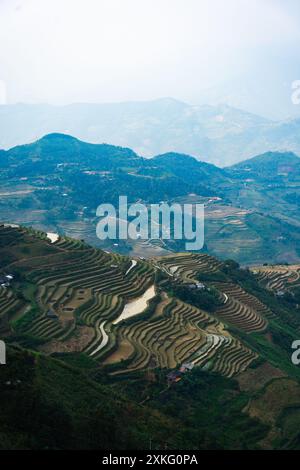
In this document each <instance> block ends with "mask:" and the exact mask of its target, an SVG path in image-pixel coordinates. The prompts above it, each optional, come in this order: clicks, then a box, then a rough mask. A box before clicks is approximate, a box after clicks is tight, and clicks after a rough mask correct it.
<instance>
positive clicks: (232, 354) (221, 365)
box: [0, 226, 300, 448]
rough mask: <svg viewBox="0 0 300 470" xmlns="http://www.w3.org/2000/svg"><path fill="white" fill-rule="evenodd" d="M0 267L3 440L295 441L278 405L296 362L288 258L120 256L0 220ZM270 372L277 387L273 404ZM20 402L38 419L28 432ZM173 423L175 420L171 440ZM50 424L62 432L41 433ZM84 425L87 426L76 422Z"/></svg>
mask: <svg viewBox="0 0 300 470" xmlns="http://www.w3.org/2000/svg"><path fill="white" fill-rule="evenodd" d="M133 261H135V262H134V263H133ZM0 272H1V275H2V276H4V275H11V276H13V279H12V280H11V281H10V283H9V285H8V286H6V287H0V298H1V304H0V319H1V323H0V328H1V329H0V334H1V337H2V338H5V340H6V343H7V345H8V350H9V355H8V367H7V368H6V367H1V370H0V372H1V387H0V390H1V393H3V394H4V398H5V399H6V400H8V403H9V406H8V407H7V408H5V409H4V410H3V411H2V412H1V414H0V420H2V422H3V426H2V427H1V429H4V431H3V434H4V437H3V439H4V441H3V442H6V443H7V444H5V445H7V446H9V447H13V448H14V447H17V448H23V447H26V448H32V447H35V448H45V447H51V448H52V447H53V448H69V447H76V448H85V447H88V448H91V447H101V448H111V447H115V448H126V447H131V446H132V447H134V446H137V447H139V448H147V446H148V442H149V441H148V440H149V439H150V438H151V439H154V441H155V442H156V444H155V445H156V446H157V448H159V447H160V446H163V445H164V444H163V441H164V440H166V441H167V442H168V445H169V446H170V448H180V446H182V447H184V448H207V447H209V448H214V447H218V448H232V447H233V448H241V447H250V448H254V447H262V448H281V447H292V448H295V447H297V446H298V445H299V443H298V441H299V436H298V431H297V427H295V426H294V425H293V423H292V422H291V419H292V417H291V416H290V415H289V409H290V407H291V406H293V407H294V408H295V409H297V410H298V407H299V406H300V386H299V380H300V370H299V368H297V366H294V365H293V364H292V362H291V354H292V349H291V344H292V342H293V340H294V339H298V336H299V331H300V322H299V303H300V302H298V300H297V299H298V295H299V292H298V290H299V289H298V284H299V275H300V266H296V265H293V266H285V267H284V266H270V267H269V266H263V267H260V266H258V267H255V268H253V269H252V271H250V270H248V269H241V268H240V267H239V265H238V264H237V263H236V262H234V261H225V262H221V261H218V260H217V259H216V258H213V257H211V256H209V255H207V254H191V253H182V254H176V255H173V254H172V255H168V256H164V257H154V258H152V259H149V260H147V261H146V260H144V259H139V258H136V259H131V258H128V257H125V256H121V255H117V254H114V253H109V252H103V251H101V250H98V249H96V248H93V247H90V246H89V245H87V244H85V243H83V242H80V241H78V240H73V239H70V238H65V237H60V238H59V239H58V240H57V241H56V242H54V243H51V241H50V240H48V239H47V236H46V234H45V233H43V232H38V231H34V230H32V229H28V228H24V227H20V228H15V227H11V226H1V227H0ZM23 363H24V364H25V365H24V364H23ZM21 364H23V365H24V367H23V366H22V365H21ZM26 364H27V365H26ZM22 367H23V371H22ZM14 368H15V369H14ZM19 376H20V377H21V378H20V377H19ZM274 380H275V381H276V383H277V382H278V387H279V388H280V387H282V390H283V392H282V397H284V396H285V395H284V394H285V393H286V394H287V395H286V398H281V399H280V400H279V401H278V399H277V398H276V393H277V392H276V390H277V388H276V387H273V386H272V383H273V381H274ZM19 381H20V382H19ZM21 384H23V385H24V387H25V390H27V392H26V393H27V394H26V393H25V395H24V393H23V392H24V389H23V385H21ZM25 384H26V385H25ZM280 384H282V385H280ZM10 387H11V388H12V389H13V395H11V392H10V390H11V388H10ZM272 387H273V388H272ZM273 389H274V392H273ZM74 390H75V394H74V393H73V391H74ZM289 390H293V393H292V395H291V399H289ZM111 393H115V394H116V399H114V398H113V395H110V394H111ZM36 394H37V395H36ZM199 394H200V395H199ZM23 395H24V396H23ZM269 395H270V396H272V400H271V401H270V399H268V406H269V407H270V410H269V411H268V414H266V415H265V414H264V413H263V411H261V410H263V408H264V407H263V405H262V403H263V402H264V400H266V398H265V397H267V396H269ZM60 396H63V397H64V398H63V400H62V401H61V400H60V398H59V397H60ZM104 396H105V397H108V398H104ZM185 396H189V397H190V400H185ZM83 397H84V398H83ZM101 397H103V398H101ZM200 397H201V398H200ZM95 400H96V401H97V403H96V402H95ZM104 401H105V406H104V407H103V406H101V403H104ZM273 402H274V408H273V407H272V403H273ZM85 403H88V405H87V408H85ZM56 405H57V406H56ZM19 407H21V408H22V409H23V410H24V413H23V414H22V413H21V414H20V419H19V418H18V416H19V413H20V410H19ZM30 407H33V408H32V410H33V413H34V414H36V415H37V417H38V418H37V421H36V423H37V427H36V428H32V429H30V425H29V423H28V421H26V419H28V418H26V416H27V414H26V413H27V412H26V413H25V410H28V409H30ZM51 407H52V408H51ZM51 409H54V411H53V413H54V415H53V416H57V417H56V418H55V419H54V418H53V420H52V418H50V415H51V412H50V411H49V410H51ZM208 409H210V411H212V410H213V412H210V413H209V416H208V414H207V413H208ZM47 410H48V411H47ZM126 410H127V411H128V413H132V414H131V417H132V418H130V419H129V420H128V414H127V411H126ZM129 410H130V411H129ZM135 410H136V411H135ZM24 414H26V416H24ZM22 416H23V417H22ZM110 416H111V417H112V418H111V419H110ZM270 416H272V418H270ZM118 417H119V419H118ZM148 419H149V420H150V421H149V423H148ZM23 420H24V422H23ZM127 420H128V423H127V424H126V425H125V424H124V423H125V422H126V421H127ZM175 421H176V422H178V423H180V426H179V427H178V429H180V431H176V432H174V433H173V434H172V436H171V438H170V437H169V436H168V434H169V433H170V427H173V426H175V427H177V425H176V424H175ZM200 421H203V423H205V426H206V429H205V426H200V425H199V422H200ZM59 422H61V423H62V426H61V429H62V430H65V431H61V433H60V434H58V435H55V436H53V430H55V429H56V426H58V423H59ZM104 422H109V424H105V425H104V424H103V423H104ZM147 423H148V424H147ZM90 426H92V427H91V428H90V429H94V428H93V426H95V429H96V430H98V431H97V432H94V431H93V432H92V431H91V432H90V433H88V432H86V429H87V428H88V427H90ZM106 426H110V431H107V427H106ZM293 426H294V427H293ZM129 429H131V431H130V433H129V437H128V439H127V438H126V437H125V436H126V433H127V430H129ZM173 429H174V428H173ZM246 429H247V432H246ZM242 430H245V435H244V439H242V440H241V441H240V440H239V435H240V433H241V432H242ZM128 432H129V431H128ZM50 435H51V436H52V437H50ZM95 435H96V437H95ZM13 436H15V440H14V439H13ZM154 436H155V437H154ZM5 445H4V446H5Z"/></svg>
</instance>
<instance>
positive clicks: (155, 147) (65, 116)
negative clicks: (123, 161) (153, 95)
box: [0, 98, 300, 166]
mask: <svg viewBox="0 0 300 470" xmlns="http://www.w3.org/2000/svg"><path fill="white" fill-rule="evenodd" d="M299 131H300V119H294V120H290V121H282V122H281V121H280V122H274V121H271V120H268V119H265V118H262V117H260V116H256V115H255V114H251V113H248V112H245V111H242V110H239V109H235V108H232V107H230V106H227V105H219V106H210V105H200V106H194V105H189V104H186V103H183V102H180V101H177V100H175V99H172V98H163V99H159V100H154V101H147V102H128V103H108V104H72V105H67V106H52V105H47V104H45V105H29V104H28V105H27V104H17V105H1V106H0V148H5V149H8V148H11V147H13V146H16V145H20V144H24V143H29V142H33V141H36V140H37V139H39V138H40V137H42V136H43V135H45V134H49V133H53V132H58V133H66V134H71V135H74V136H75V137H77V138H79V139H81V140H84V141H88V142H93V143H107V144H113V145H119V146H122V147H129V148H132V149H133V150H134V151H135V152H136V153H137V154H139V155H142V156H144V157H152V156H153V155H158V154H163V153H168V152H174V151H175V152H179V153H184V154H189V155H195V156H196V157H197V158H198V159H200V160H202V161H208V162H211V163H215V164H217V165H218V166H228V165H231V164H234V163H236V162H239V161H242V160H245V159H247V158H249V157H251V156H253V155H258V154H262V153H264V152H268V151H282V152H286V151H292V152H295V153H299V154H300V132H299Z"/></svg>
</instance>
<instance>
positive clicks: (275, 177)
mask: <svg viewBox="0 0 300 470" xmlns="http://www.w3.org/2000/svg"><path fill="white" fill-rule="evenodd" d="M284 162H289V163H288V164H287V163H286V164H284ZM297 163H298V157H296V156H294V155H291V154H273V153H271V154H266V155H262V156H259V157H255V158H254V159H253V160H250V161H247V162H246V163H245V164H241V165H238V166H234V167H229V168H226V169H221V168H218V167H216V166H214V165H211V164H208V163H205V162H199V161H197V160H196V159H195V158H193V157H191V156H188V155H183V154H179V153H167V154H164V155H159V156H156V157H154V158H152V159H145V158H142V157H140V156H138V155H137V154H135V153H134V152H133V151H132V150H130V149H127V148H122V147H114V146H110V145H105V144H102V145H101V144H99V145H96V144H88V143H85V142H81V141H80V140H78V139H75V138H74V137H71V136H68V135H64V134H50V135H47V136H45V137H43V138H42V139H40V140H39V141H37V142H35V143H33V144H28V145H24V146H19V147H15V148H13V149H11V150H8V151H2V152H1V154H0V167H1V174H0V182H1V188H2V190H1V193H0V194H1V200H0V220H2V221H6V222H14V223H19V224H25V225H28V226H33V227H36V228H39V229H43V230H45V231H52V232H58V233H60V234H66V235H68V236H72V237H74V238H78V239H84V240H86V241H87V242H89V243H91V244H93V245H94V246H98V247H102V248H105V249H109V250H111V249H114V250H116V249H117V250H118V251H119V252H121V253H129V252H132V253H134V254H138V253H141V252H143V251H145V255H146V256H152V255H153V254H155V253H163V252H166V250H167V251H168V250H169V251H182V250H184V241H182V242H176V243H175V242H173V241H171V242H170V243H169V242H167V243H165V242H164V241H159V242H158V243H156V245H155V246H153V243H151V242H149V243H147V246H146V247H145V246H144V245H141V243H136V244H134V245H132V244H130V243H126V244H125V243H120V244H119V246H118V247H114V242H107V243H106V244H103V243H101V242H100V241H99V240H98V238H97V237H96V224H97V218H96V209H97V207H98V205H99V204H101V203H112V204H114V205H116V206H117V205H118V198H119V196H120V195H127V196H128V202H129V203H132V202H137V201H139V202H144V203H145V204H151V203H159V202H160V201H166V202H169V203H172V202H178V203H180V204H184V203H201V204H205V206H206V209H205V211H206V219H205V222H206V226H205V230H206V233H205V248H204V249H205V250H206V251H207V252H208V253H210V254H212V255H215V256H218V257H220V258H222V259H226V258H228V257H231V258H233V259H235V260H236V261H238V262H241V263H243V264H255V263H264V262H277V263H278V262H293V263H297V262H298V261H299V246H300V240H299V215H300V214H299V203H298V202H299V165H298V164H297ZM249 165H250V166H249ZM252 167H253V170H251V168H252ZM145 249H146V250H145Z"/></svg>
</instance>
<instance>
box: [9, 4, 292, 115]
mask: <svg viewBox="0 0 300 470" xmlns="http://www.w3.org/2000/svg"><path fill="white" fill-rule="evenodd" d="M299 45H300V1H299V0H0V81H1V82H0V102H2V103H3V102H4V101H5V100H6V102H7V103H16V102H30V103H41V102H48V103H54V104H64V103H71V102H104V101H106V102H107V101H125V100H126V101H127V100H148V99H155V98H160V97H164V96H172V97H174V98H177V99H180V100H183V101H187V102H189V103H195V104H197V103H201V102H210V103H215V102H228V103H229V104H232V105H235V106H239V107H242V108H246V109H249V110H251V111H254V112H257V113H261V114H265V115H267V116H272V117H275V118H280V117H286V116H287V115H289V114H290V115H292V114H299V115H300V106H298V107H297V106H295V105H292V103H291V99H290V97H291V83H292V81H294V80H299V79H300V51H299V48H300V46H299Z"/></svg>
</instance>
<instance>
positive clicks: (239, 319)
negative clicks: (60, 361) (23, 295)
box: [0, 226, 272, 376]
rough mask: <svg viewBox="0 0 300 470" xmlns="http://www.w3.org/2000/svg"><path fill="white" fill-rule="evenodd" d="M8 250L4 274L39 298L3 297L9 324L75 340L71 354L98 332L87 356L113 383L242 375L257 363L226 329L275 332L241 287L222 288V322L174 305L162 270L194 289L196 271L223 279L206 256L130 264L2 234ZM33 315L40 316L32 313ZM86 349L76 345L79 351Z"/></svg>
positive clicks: (11, 232)
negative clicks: (149, 377)
mask: <svg viewBox="0 0 300 470" xmlns="http://www.w3.org/2000/svg"><path fill="white" fill-rule="evenodd" d="M4 244H5V247H6V250H7V247H11V249H12V250H11V253H12V255H11V256H9V257H8V259H7V262H6V263H5V265H2V267H1V269H2V270H3V272H7V271H8V270H11V271H13V272H14V273H15V274H16V281H15V287H18V282H19V281H18V280H17V279H20V278H22V280H23V282H25V285H26V286H27V287H26V289H27V291H28V292H30V296H31V297H30V296H29V298H27V301H26V299H20V298H18V297H17V296H16V294H15V290H16V288H15V287H14V285H13V286H12V288H8V289H4V290H3V289H1V290H0V318H3V319H6V320H5V321H2V323H1V325H2V326H4V325H6V330H7V331H8V332H9V331H13V330H14V328H15V326H14V325H15V324H14V322H12V321H11V320H12V319H19V320H20V319H21V320H22V321H21V322H20V321H19V323H18V321H17V322H16V324H18V334H22V335H25V336H26V337H30V338H35V339H38V340H39V341H42V343H43V344H44V345H45V343H46V344H47V343H49V344H50V343H51V342H54V343H55V342H57V341H59V342H63V341H68V350H72V338H73V337H74V338H75V337H76V335H77V336H78V334H80V331H81V328H82V327H83V326H84V327H86V328H89V329H90V330H89V331H93V332H94V334H93V335H92V334H91V335H90V338H89V339H88V342H87V341H86V342H85V343H84V346H83V349H82V352H83V353H85V354H86V355H89V356H90V357H91V358H93V359H94V360H95V361H96V364H97V365H98V366H99V367H108V369H107V370H108V371H109V373H110V374H112V375H116V376H118V375H122V374H128V373H131V372H136V371H142V370H146V369H154V368H163V369H173V368H177V367H180V365H181V364H182V363H184V362H186V361H189V362H192V363H193V364H194V365H195V366H197V367H202V368H205V369H208V370H212V371H214V372H218V373H221V374H223V375H226V376H233V375H236V374H238V373H240V372H242V371H244V370H245V369H246V368H247V367H248V366H249V365H250V364H251V362H252V361H253V360H254V359H255V358H256V357H257V356H256V354H255V353H254V352H252V351H251V350H249V349H248V348H247V347H245V346H244V345H243V344H242V343H241V342H240V341H239V340H237V339H236V338H234V337H233V336H232V335H231V334H229V332H228V331H227V329H226V324H227V323H228V324H234V325H235V326H237V327H239V328H240V329H242V330H244V331H246V332H248V333H251V332H252V331H263V330H264V329H266V328H267V324H268V320H267V318H271V317H272V312H270V311H269V310H268V309H267V308H266V307H265V306H264V305H263V304H262V303H261V302H259V301H258V300H257V299H256V298H255V297H253V296H251V295H249V294H248V293H246V292H245V291H243V290H242V289H241V288H240V287H238V286H236V285H235V284H226V283H214V287H215V288H217V289H218V291H219V293H220V297H222V298H223V302H224V303H223V305H222V306H221V307H220V308H219V310H218V311H217V312H216V314H213V315H211V314H209V313H208V312H205V311H203V310H201V309H198V308H196V307H195V306H193V305H190V304H187V303H184V302H182V301H180V300H179V299H177V298H175V297H168V295H167V294H166V292H164V287H163V286H164V284H163V282H162V283H160V282H158V281H156V275H157V274H158V273H159V272H163V273H164V274H165V275H166V276H167V277H168V278H169V279H173V280H176V281H177V280H178V281H179V282H183V283H185V282H191V281H194V280H195V277H196V276H197V273H200V272H203V273H214V272H215V271H217V270H218V269H219V268H220V266H221V265H222V263H221V262H220V261H218V260H216V259H215V258H213V257H211V256H208V255H206V254H189V253H184V254H178V255H168V256H165V257H162V258H161V257H160V258H159V257H155V258H153V259H151V260H149V261H145V260H143V259H129V258H126V257H123V256H121V255H118V254H113V253H107V252H104V251H101V250H98V249H95V248H92V247H90V246H88V245H86V244H84V243H83V242H81V241H79V240H74V239H71V238H68V237H62V236H60V237H59V238H57V237H55V238H54V237H52V239H48V238H47V235H46V234H44V233H43V232H36V231H33V230H28V229H23V228H13V227H3V226H2V227H0V251H1V247H2V246H3V245H4ZM8 251H9V250H8ZM28 292H27V297H28V295H29V294H28ZM31 302H33V304H32V305H30V303H31ZM149 302H150V304H151V307H150V306H149V305H150V304H149ZM148 306H149V309H148ZM32 307H34V311H35V313H34V315H32V314H31V312H29V313H28V311H27V310H26V309H28V308H29V310H30V308H32ZM133 307H134V309H133ZM130 309H131V310H132V311H131V310H130ZM128 311H129V314H127V313H128ZM124 312H125V313H126V314H125V313H124ZM23 320H26V321H23ZM91 329H92V330H91ZM75 343H76V346H75ZM78 344H79V343H78V341H76V342H75V341H74V351H78ZM70 345H71V346H70Z"/></svg>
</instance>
